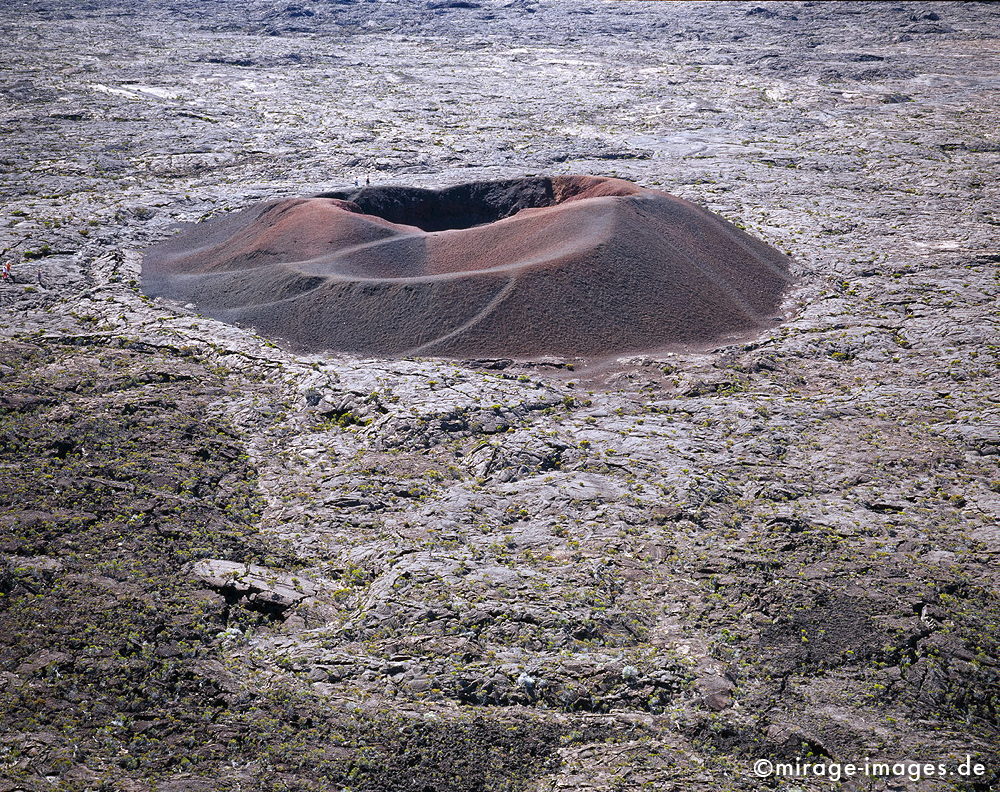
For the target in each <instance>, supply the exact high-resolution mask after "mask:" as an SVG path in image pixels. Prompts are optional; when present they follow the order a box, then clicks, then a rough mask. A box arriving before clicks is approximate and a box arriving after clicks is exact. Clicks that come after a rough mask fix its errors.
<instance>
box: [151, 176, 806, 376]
mask: <svg viewBox="0 0 1000 792" xmlns="http://www.w3.org/2000/svg"><path fill="white" fill-rule="evenodd" d="M789 280H790V278H789V274H788V261H787V259H786V258H785V256H783V255H782V254H780V253H779V252H778V251H776V250H774V249H773V248H771V247H768V246H767V245H765V244H764V243H762V242H760V241H758V240H756V239H754V238H752V237H750V236H748V235H746V234H744V233H743V232H742V231H740V230H739V229H737V228H736V227H735V226H733V225H731V224H730V223H728V222H726V221H725V220H723V219H722V218H720V217H718V216H717V215H714V214H712V213H711V212H708V211H706V210H705V209H702V208H700V207H698V206H696V205H694V204H692V203H689V202H688V201H684V200H681V199H679V198H675V197H674V196H671V195H668V194H667V193H664V192H659V191H657V190H648V189H643V188H641V187H638V186H637V185H635V184H632V183H630V182H626V181H623V180H621V179H605V178H597V177H593V176H566V177H555V178H528V179H514V180H509V181H497V182H474V183H471V184H463V185H459V186H458V187H453V188H450V189H446V190H440V191H433V190H419V189H411V188H400V187H366V188H363V189H360V190H353V191H344V192H336V193H324V194H323V195H321V196H318V197H315V198H305V199H289V200H281V201H271V202H268V203H264V204H261V205H257V206H254V207H251V208H249V209H246V210H244V211H242V212H239V213H237V214H234V215H230V216H227V217H224V218H222V219H218V220H214V221H211V222H208V223H203V224H199V225H194V226H191V227H189V228H188V229H187V230H186V231H185V232H184V233H181V234H180V235H178V236H176V237H174V238H172V239H170V240H169V241H167V242H166V243H164V244H161V245H159V246H157V247H155V248H153V249H152V250H150V251H149V252H148V254H147V256H146V259H145V262H144V265H143V284H144V289H145V291H146V292H147V293H148V294H150V295H153V296H156V295H162V296H165V297H170V298H174V299H178V300H183V301H190V302H193V303H195V304H196V305H197V306H198V308H199V310H200V311H202V312H203V313H205V314H207V315H208V316H212V317H216V318H218V319H221V320H224V321H227V322H233V323H236V324H240V325H250V326H253V327H255V328H256V329H257V330H258V331H259V332H261V333H263V334H264V335H268V336H272V337H276V338H281V339H286V340H288V341H291V342H293V343H295V344H297V345H298V346H300V347H304V348H307V349H314V350H335V351H341V352H352V353H358V354H365V355H379V356H395V355H441V356H446V357H483V356H493V357H497V356H499V357H515V358H517V357H520V358H531V357H537V356H541V355H559V356H566V357H583V358H597V357H606V356H609V355H615V354H627V353H637V352H644V351H650V350H655V349H662V348H666V347H670V346H672V345H705V344H711V343H716V342H718V341H721V340H724V339H727V338H734V337H740V336H746V335H748V334H752V333H755V332H758V331H760V330H761V329H762V328H764V327H766V326H768V325H773V324H774V323H775V322H776V321H777V320H776V318H775V317H776V315H777V313H778V311H779V308H780V303H781V297H782V293H783V292H784V290H785V288H786V286H787V285H788V283H789Z"/></svg>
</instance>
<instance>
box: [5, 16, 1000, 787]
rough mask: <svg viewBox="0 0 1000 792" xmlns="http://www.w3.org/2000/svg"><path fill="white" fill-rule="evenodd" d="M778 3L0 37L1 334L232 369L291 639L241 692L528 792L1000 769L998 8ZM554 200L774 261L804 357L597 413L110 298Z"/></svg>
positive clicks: (685, 360) (600, 394)
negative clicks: (275, 537)
mask: <svg viewBox="0 0 1000 792" xmlns="http://www.w3.org/2000/svg"><path fill="white" fill-rule="evenodd" d="M765 5H766V7H767V8H768V9H771V10H773V11H774V12H777V13H778V16H776V17H774V16H769V15H767V14H754V15H749V16H748V14H747V12H748V11H750V10H751V9H752V8H753V4H727V3H712V4H687V3H669V4H668V3H657V4H654V3H643V4H631V3H597V2H565V3H558V2H544V3H518V4H510V5H505V4H502V3H483V4H482V6H481V8H478V9H445V10H443V11H442V12H441V13H434V12H432V11H430V10H425V9H422V8H418V7H417V6H416V5H414V6H413V7H412V8H410V7H408V6H407V7H403V6H396V5H394V4H391V3H381V4H355V5H349V6H344V7H340V6H338V5H326V4H319V3H316V4H303V6H302V7H304V8H308V9H314V10H315V13H314V15H313V16H311V17H308V16H305V17H302V16H295V15H293V14H291V13H289V12H287V11H284V10H283V9H285V7H286V6H285V4H276V5H275V6H274V7H273V8H272V7H270V6H265V5H260V6H253V7H251V9H250V10H249V11H246V12H243V11H242V10H241V11H239V12H236V11H235V10H233V11H227V10H226V9H228V8H229V7H228V6H226V7H224V8H222V11H224V12H226V13H229V14H230V16H231V17H232V18H231V19H229V18H219V19H215V18H213V17H212V16H211V14H212V13H215V12H213V11H212V10H210V9H209V7H208V6H206V7H204V8H202V7H201V6H199V7H198V8H197V9H190V10H188V9H183V8H182V9H181V10H180V11H174V12H171V11H170V10H169V9H167V8H166V7H161V8H156V9H144V8H140V10H139V13H138V14H137V15H126V16H116V14H115V13H114V9H110V10H108V9H105V10H91V11H80V10H76V11H73V6H72V4H68V3H67V4H62V5H55V4H50V5H49V6H47V8H48V9H49V11H48V12H47V13H39V12H37V11H32V10H31V9H29V8H28V7H26V6H25V7H22V6H20V5H18V6H16V7H14V8H12V9H10V10H8V11H5V12H4V13H3V19H2V22H0V27H2V31H0V38H2V39H3V40H5V41H6V42H7V44H6V45H5V46H4V49H5V60H6V61H7V66H6V67H5V70H4V73H3V76H2V91H3V93H4V94H5V95H6V97H7V102H6V104H5V105H4V110H3V113H4V124H3V128H4V131H3V149H2V152H3V160H4V163H3V164H4V171H5V172H4V174H3V179H4V183H5V190H6V193H7V196H8V197H7V200H6V201H5V206H4V208H3V216H4V228H3V236H4V239H5V240H7V241H6V242H4V243H3V244H2V247H7V245H8V244H11V245H16V246H17V247H16V248H15V252H23V251H31V252H30V253H29V259H27V260H21V259H20V258H18V260H17V261H16V263H15V266H14V274H15V276H16V279H17V282H16V283H14V284H5V285H4V286H3V287H2V300H3V308H4V314H3V322H4V324H5V327H4V328H3V330H4V333H6V334H7V335H9V336H14V335H21V334H25V333H40V334H41V335H42V336H43V337H44V338H46V339H50V340H52V339H58V338H61V337H64V336H72V337H74V338H78V339H79V343H80V344H83V345H87V344H92V343H99V341H100V339H102V338H107V337H126V338H138V339H142V340H143V341H145V342H150V343H155V344H162V345H166V346H168V347H190V348H191V349H193V350H195V353H196V355H197V356H198V357H199V358H200V359H202V360H204V361H207V362H209V363H210V364H211V365H213V366H220V367H225V369H226V370H228V371H229V372H230V373H229V382H230V383H231V389H230V390H229V392H228V393H226V394H225V395H220V397H219V399H218V401H217V402H215V404H214V409H215V410H216V411H217V412H218V413H219V414H220V415H223V416H225V417H227V418H228V419H230V420H231V421H233V422H234V423H235V425H236V426H237V427H238V428H239V430H240V432H241V435H242V437H243V438H244V440H245V443H246V447H247V449H248V451H249V453H250V455H251V458H252V460H253V462H254V463H255V465H256V467H257V468H258V470H259V472H260V487H261V489H262V491H263V493H264V495H265V496H266V504H267V506H266V511H265V514H264V518H263V527H264V529H265V530H266V531H269V532H273V533H275V534H280V535H281V536H284V537H287V538H288V539H290V540H291V541H292V542H293V543H294V546H295V548H296V550H297V551H298V553H299V554H300V555H301V557H302V558H303V559H305V560H306V561H307V567H306V568H305V569H302V570H300V571H297V572H296V573H295V575H294V576H291V575H290V574H288V573H286V572H283V571H282V570H270V571H268V570H251V571H250V572H248V573H246V575H248V576H249V577H247V580H248V581H249V582H246V583H245V587H246V590H248V591H249V590H257V591H264V592H265V594H266V592H268V591H270V592H271V595H272V596H273V597H274V598H276V601H279V605H280V608H279V609H280V611H281V612H282V614H283V619H284V620H283V622H282V623H281V624H280V627H278V628H276V629H274V630H261V631H258V632H254V633H250V634H245V635H244V634H229V635H227V636H226V637H225V640H224V643H223V650H222V651H224V653H225V655H226V656H227V657H229V658H232V659H233V660H234V662H235V663H236V666H237V668H243V669H244V670H245V672H246V673H248V674H250V675H251V676H253V677H254V678H256V679H258V680H264V681H261V682H260V683H261V684H265V683H266V682H267V680H271V679H278V678H287V679H291V680H293V681H294V684H296V685H298V686H301V688H302V689H303V690H305V691H308V693H309V695H315V696H318V697H329V699H330V700H331V701H332V702H335V703H343V702H347V703H348V704H351V705H355V704H356V705H358V706H361V707H379V706H391V707H393V708H397V709H402V710H406V711H410V712H412V713H414V717H418V718H425V717H435V718H439V719H448V718H453V717H457V716H458V714H459V713H460V712H469V711H473V710H474V711H476V712H480V713H482V714H484V715H485V716H486V717H489V716H490V712H491V711H493V710H494V709H496V708H504V709H505V711H507V710H509V711H512V712H523V713H529V714H534V715H538V716H540V717H542V718H548V719H552V720H553V721H554V722H556V723H558V724H560V726H562V727H565V734H566V737H565V739H564V744H563V747H562V748H560V751H559V755H560V757H561V760H562V761H561V765H560V767H559V768H558V770H556V771H555V772H552V773H547V774H545V775H543V776H542V777H541V778H539V779H537V782H536V784H537V789H539V790H553V789H574V790H575V789H593V790H605V789H608V790H610V789H640V788H645V787H649V786H652V787H653V788H657V789H664V790H666V789H705V790H709V789H711V790H721V789H730V788H741V789H742V788H745V789H756V788H760V787H759V784H760V783H761V782H759V781H755V780H754V779H752V778H750V777H749V768H750V758H751V757H755V756H759V755H765V754H768V753H771V752H777V753H781V752H782V751H784V752H785V753H786V754H790V755H795V753H796V752H797V751H799V750H801V748H800V746H801V744H802V743H806V744H807V745H808V746H809V747H810V748H811V749H812V750H814V751H816V752H819V753H821V754H822V753H826V754H828V755H830V756H832V757H833V758H835V759H837V760H840V761H853V760H856V759H858V758H862V759H863V757H865V756H873V757H886V758H896V757H899V758H914V759H920V760H924V759H927V760H928V761H939V760H940V761H946V760H950V758H952V757H954V756H958V755H964V754H965V753H966V752H975V751H981V752H983V754H982V755H983V756H986V757H992V758H993V761H994V765H995V763H996V761H997V756H996V752H995V746H996V745H997V739H996V738H997V720H996V718H997V710H996V701H997V696H998V670H997V665H996V654H995V652H994V653H993V654H992V656H990V654H989V652H990V651H991V650H990V649H989V647H992V648H993V649H995V647H996V636H997V626H998V625H1000V616H998V590H997V585H998V580H997V567H996V561H997V556H998V554H1000V528H998V527H997V521H998V518H1000V470H998V464H997V463H998V456H997V453H998V448H1000V445H998V444H1000V437H998V423H1000V410H998V403H997V395H998V389H997V384H996V383H997V350H998V348H1000V347H998V343H1000V339H998V335H997V328H996V320H997V302H996V296H997V281H996V264H997V261H998V259H1000V249H998V246H997V243H996V236H997V223H998V222H1000V220H998V217H997V214H996V212H997V209H996V207H997V198H998V196H997V186H996V185H997V181H996V178H995V173H996V168H997V165H998V154H997V152H998V151H1000V143H998V140H997V137H996V126H995V122H996V106H997V93H996V91H997V87H998V86H997V78H996V75H997V74H998V69H1000V56H998V48H997V38H996V37H995V35H996V34H995V31H996V30H997V29H998V25H997V22H998V21H1000V17H998V10H997V9H996V8H994V7H991V6H989V5H987V4H964V5H963V4H956V3H934V4H923V3H900V4H837V3H823V4H812V5H810V4H797V3H789V4H778V3H770V4H765ZM527 8H533V9H535V13H528V11H527V10H526V9H527ZM60 9H62V11H70V12H73V13H74V18H72V19H66V18H59V17H60ZM931 12H935V13H934V15H936V16H939V17H940V19H939V20H937V21H935V20H933V19H929V18H927V15H928V14H929V13H931ZM486 14H493V15H494V18H493V19H482V18H481V17H483V16H485V15H486ZM789 14H794V15H795V16H797V17H798V19H797V20H791V19H787V18H784V17H787V16H788V15H789ZM911 17H914V18H913V19H911ZM936 28H938V29H939V30H935V29H936ZM272 32H273V33H277V34H278V35H270V33H272ZM872 56H874V57H872ZM567 172H573V173H579V172H587V173H595V174H606V175H614V176H621V177H623V178H627V179H630V180H633V181H636V182H638V183H640V184H645V185H648V186H655V187H659V188H661V189H664V190H667V191H669V192H673V193H675V194H677V195H680V196H682V197H685V198H689V199H691V200H694V201H697V202H699V203H702V204H704V205H706V206H708V207H709V208H711V209H713V210H715V211H718V212H720V213H721V214H723V215H724V216H726V217H728V218H730V219H732V220H735V221H738V222H740V223H741V224H742V225H744V226H745V227H746V228H747V229H748V230H749V231H750V232H751V233H754V234H756V235H758V236H760V237H761V238H764V239H766V240H768V241H770V242H771V243H773V244H776V245H777V246H779V247H781V248H782V249H784V250H787V251H789V252H790V253H791V254H792V255H793V256H794V258H795V260H796V262H797V264H796V266H797V274H798V276H799V277H800V279H801V286H800V288H799V289H798V290H797V291H796V292H795V293H794V294H793V295H792V296H791V297H790V301H789V305H788V308H789V311H791V312H794V318H793V319H792V320H790V321H789V322H788V323H787V324H785V325H784V326H783V327H782V328H780V329H779V330H778V331H776V332H774V333H773V334H771V335H769V336H767V337H764V338H761V339H759V340H757V341H755V342H752V343H748V344H742V345H736V346H732V347H726V348H722V349H719V350H717V351H714V352H712V353H708V354H701V355H672V356H669V357H665V358H663V359H659V360H649V359H646V360H638V361H635V362H634V365H633V366H632V367H631V368H627V369H626V370H625V372H624V373H621V374H620V375H618V376H617V377H615V378H613V379H612V381H611V382H610V383H608V384H607V386H606V387H601V388H593V387H591V386H588V385H587V384H586V383H582V382H580V383H576V384H574V382H573V381H572V380H571V379H567V377H566V373H565V372H562V373H559V372H556V370H553V369H546V368H531V367H513V368H507V369H499V370H489V369H482V368H479V367H476V366H462V365H457V364H454V363H448V362H441V361H434V360H414V361H402V362H400V361H384V360H353V359H348V358H328V357H323V356H316V355H313V356H308V357H303V356H296V355H294V354H291V353H288V352H284V351H282V350H280V349H278V348H275V347H274V346H272V345H270V344H268V343H267V342H265V341H262V340H261V339H259V338H257V337H256V336H254V334H253V333H252V332H249V331H244V330H240V329H237V328H233V327H227V326H224V325H221V324H219V323H216V322H212V321H208V320H204V319H200V318H198V317H197V316H195V315H193V314H192V313H191V312H190V311H186V310H184V309H183V308H178V307H176V306H171V305H167V304H161V303H150V302H148V301H146V300H144V299H142V298H141V297H140V296H139V294H138V292H137V290H136V279H137V278H138V272H139V262H140V251H141V249H142V248H143V247H144V246H145V245H147V244H148V243H150V242H151V241H153V240H155V239H158V238H160V237H161V236H162V234H163V233H164V232H165V230H166V228H167V227H168V226H169V225H170V223H171V222H173V221H175V220H192V219H197V218H199V217H202V216H205V215H208V214H211V213H214V212H219V211H225V210H229V209H235V208H239V207H241V206H243V205H245V204H246V203H248V202H250V201H252V200H258V199H260V198H264V197H272V196H277V195H298V194H307V193H310V192H315V191H319V190H322V189H324V188H328V187H330V186H334V185H337V184H342V183H345V182H346V183H353V181H354V180H355V179H361V180H363V179H364V178H365V176H366V175H367V174H370V175H371V178H372V180H373V181H377V182H382V181H393V182H398V183H405V184H412V185H419V186H439V185H443V184H451V183H456V182H459V181H467V180H472V179H478V178H501V177H508V176H520V175H524V174H526V173H548V174H552V173H567ZM8 255H11V254H8ZM557 373H559V376H556V374H557ZM226 572H227V569H226V567H225V565H220V564H213V562H212V561H211V560H206V561H203V562H201V563H200V564H199V565H198V566H196V567H195V568H194V569H193V570H192V574H200V575H201V576H202V577H203V578H204V579H205V580H206V581H208V582H209V583H210V584H211V583H213V581H215V583H218V584H220V585H221V583H219V581H218V580H217V579H216V578H217V577H218V576H224V575H225V573H226ZM239 574H244V573H243V572H239ZM281 597H285V600H286V601H281ZM970 603H973V605H970ZM970 611H974V612H970ZM976 619H986V621H985V622H981V621H975V620H976ZM983 624H985V625H986V626H985V628H984V627H983V626H982V625H983ZM984 630H985V634H984ZM991 634H992V635H991ZM990 641H992V642H993V643H992V644H991V643H990ZM626 727H628V729H627V730H625V729H626ZM623 730H625V731H623ZM616 734H619V735H620V734H627V737H621V736H619V737H616V736H615V735H616ZM824 783H825V782H809V783H805V782H804V783H801V784H800V785H799V786H800V787H802V788H812V787H813V786H815V787H816V788H827V787H826V786H825V785H824ZM779 786H780V785H779ZM137 788H140V787H137ZM780 788H789V789H790V788H792V787H791V786H781V787H780ZM875 788H880V787H878V785H877V784H876V787H875ZM907 788H914V789H916V788H919V789H945V788H948V787H947V786H945V785H943V784H942V783H941V782H939V781H936V780H927V781H922V782H919V783H912V784H909V787H907Z"/></svg>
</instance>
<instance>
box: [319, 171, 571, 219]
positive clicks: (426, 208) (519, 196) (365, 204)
mask: <svg viewBox="0 0 1000 792" xmlns="http://www.w3.org/2000/svg"><path fill="white" fill-rule="evenodd" d="M316 197H317V198H338V199H340V200H342V201H350V202H351V203H353V204H355V205H356V206H357V207H358V208H359V209H360V210H361V211H362V212H363V213H364V214H368V215H375V216H377V217H381V218H383V219H385V220H388V221H389V222H391V223H399V224H401V225H411V226H416V227H417V228H419V229H421V230H422V231H448V230H449V229H461V228H472V227H473V226H479V225H485V224H486V223H495V222H496V221H497V220H503V219H504V218H505V217H511V216H512V215H515V214H517V213H518V212H519V211H521V210H522V209H538V208H543V207H547V206H553V205H555V204H556V203H558V201H557V199H556V197H555V191H554V190H553V187H552V180H551V179H547V178H525V179H508V180H505V181H494V182H472V183H469V184H459V185H458V186H456V187H450V188H448V189H445V190H424V189H421V188H419V187H391V186H389V187H363V188H361V189H358V190H336V191H333V192H324V193H320V194H319V195H318V196H316Z"/></svg>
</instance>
